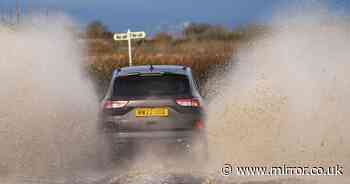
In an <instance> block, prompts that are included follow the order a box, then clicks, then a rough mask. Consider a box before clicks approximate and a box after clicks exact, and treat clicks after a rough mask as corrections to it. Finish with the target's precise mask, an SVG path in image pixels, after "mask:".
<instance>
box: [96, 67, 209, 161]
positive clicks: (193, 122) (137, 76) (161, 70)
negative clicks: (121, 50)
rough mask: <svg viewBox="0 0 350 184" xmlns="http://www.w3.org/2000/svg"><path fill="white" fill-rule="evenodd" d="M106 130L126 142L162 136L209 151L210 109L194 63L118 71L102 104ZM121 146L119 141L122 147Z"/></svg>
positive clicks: (117, 141) (178, 145)
mask: <svg viewBox="0 0 350 184" xmlns="http://www.w3.org/2000/svg"><path fill="white" fill-rule="evenodd" d="M99 125H100V130H102V132H103V133H104V134H108V135H111V136H109V139H111V142H112V143H113V144H112V146H113V147H115V148H116V149H122V148H123V147H121V146H120V145H128V144H133V143H141V144H143V143H147V142H157V143H165V145H170V146H169V147H167V148H169V150H170V149H171V150H172V149H173V148H176V149H178V148H180V149H182V150H186V152H189V153H194V154H191V155H193V156H196V157H201V159H202V158H203V156H204V157H207V139H206V131H205V127H206V126H205V111H204V108H203V101H202V97H201V96H200V94H199V92H198V88H197V85H196V83H195V80H194V79H193V77H192V72H191V69H190V68H188V67H184V66H177V65H149V66H133V67H124V68H120V69H117V70H115V71H114V73H113V77H112V80H111V83H110V86H109V89H108V91H107V94H106V96H105V98H104V99H103V101H102V104H101V109H100V122H99ZM118 146H119V147H118Z"/></svg>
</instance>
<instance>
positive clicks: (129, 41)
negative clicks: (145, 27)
mask: <svg viewBox="0 0 350 184" xmlns="http://www.w3.org/2000/svg"><path fill="white" fill-rule="evenodd" d="M127 34H128V45H129V66H132V51H131V32H130V29H128V33H127Z"/></svg>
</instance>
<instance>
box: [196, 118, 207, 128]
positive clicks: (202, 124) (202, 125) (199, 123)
mask: <svg viewBox="0 0 350 184" xmlns="http://www.w3.org/2000/svg"><path fill="white" fill-rule="evenodd" d="M204 127H205V126H204V123H203V121H200V120H199V121H196V124H195V128H196V129H203V128H204Z"/></svg>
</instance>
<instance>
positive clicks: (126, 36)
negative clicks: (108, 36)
mask: <svg viewBox="0 0 350 184" xmlns="http://www.w3.org/2000/svg"><path fill="white" fill-rule="evenodd" d="M113 38H114V40H115V41H122V40H127V41H128V45H129V66H132V54H131V40H133V39H142V38H146V33H145V32H143V31H142V32H130V29H129V30H128V32H127V33H115V34H114V36H113Z"/></svg>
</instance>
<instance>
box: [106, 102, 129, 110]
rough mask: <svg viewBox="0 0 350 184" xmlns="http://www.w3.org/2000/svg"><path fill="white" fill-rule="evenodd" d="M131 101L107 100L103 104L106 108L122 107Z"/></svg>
mask: <svg viewBox="0 0 350 184" xmlns="http://www.w3.org/2000/svg"><path fill="white" fill-rule="evenodd" d="M128 103H129V101H124V100H121V101H110V100H108V101H106V102H105V103H104V105H103V108H104V109H118V108H122V107H125V106H126V105H127V104H128Z"/></svg>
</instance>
